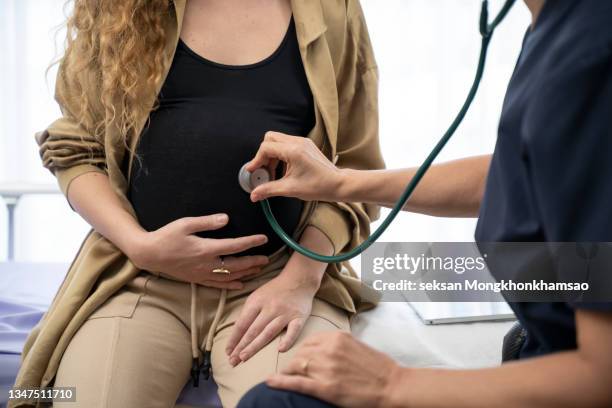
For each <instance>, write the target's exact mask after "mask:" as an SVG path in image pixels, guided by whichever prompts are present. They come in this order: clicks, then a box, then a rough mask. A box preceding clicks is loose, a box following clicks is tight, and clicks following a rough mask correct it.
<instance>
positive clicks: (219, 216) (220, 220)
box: [215, 214, 229, 224]
mask: <svg viewBox="0 0 612 408" xmlns="http://www.w3.org/2000/svg"><path fill="white" fill-rule="evenodd" d="M215 217H216V221H217V222H218V223H219V224H223V223H226V222H227V220H228V219H229V217H228V216H227V214H217V215H216V216H215Z"/></svg>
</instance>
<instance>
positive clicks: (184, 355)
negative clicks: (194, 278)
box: [55, 268, 349, 408]
mask: <svg viewBox="0 0 612 408" xmlns="http://www.w3.org/2000/svg"><path fill="white" fill-rule="evenodd" d="M276 269H277V270H276V271H272V272H271V273H266V275H265V276H264V277H261V278H257V279H255V280H252V281H249V282H247V284H246V285H245V288H244V289H243V290H240V291H232V292H228V297H227V303H226V306H225V309H224V313H223V315H222V317H221V320H220V322H219V324H218V326H217V329H216V331H215V333H214V341H213V346H212V370H213V377H214V380H215V381H216V383H217V385H218V387H219V397H220V399H221V401H222V403H223V406H224V407H233V406H235V405H236V404H237V403H238V401H239V400H240V398H241V397H242V395H243V394H244V393H245V392H246V391H248V390H249V389H250V388H251V387H252V386H254V385H256V384H258V383H260V382H262V381H263V380H265V378H266V377H267V376H268V375H270V374H271V373H274V372H276V371H278V370H279V369H280V368H282V367H283V366H284V365H285V364H286V363H287V362H288V361H289V359H290V358H291V356H292V354H293V352H294V351H295V350H296V346H297V345H299V344H300V343H301V342H303V341H304V339H305V338H306V337H307V336H308V335H310V334H313V333H316V332H323V331H331V330H349V322H348V317H347V314H346V312H345V311H343V310H342V309H340V308H337V307H335V306H332V305H331V304H329V303H327V302H325V301H322V300H319V299H315V300H314V303H313V308H312V314H311V316H310V318H309V319H308V321H307V323H306V325H305V327H304V330H303V332H302V334H301V335H300V337H299V339H298V341H297V343H296V345H294V347H293V348H292V349H291V350H290V351H288V352H286V353H279V352H278V351H277V350H278V340H279V338H280V336H278V337H277V338H276V339H275V340H273V341H272V342H271V343H270V344H268V345H267V346H266V347H265V348H263V349H262V350H261V351H259V353H257V354H256V355H255V356H253V357H251V359H249V360H248V361H247V362H245V363H242V364H239V365H238V366H236V367H232V366H231V365H230V364H229V361H228V357H227V356H226V354H225V345H226V343H227V341H228V340H229V336H230V334H231V331H232V326H233V324H234V322H235V321H236V319H237V318H238V315H239V312H240V309H241V308H242V306H243V304H244V302H245V300H246V298H247V297H248V294H249V293H250V292H252V291H253V290H254V289H256V288H257V287H259V286H260V285H262V284H263V283H265V282H266V281H268V280H269V279H271V278H272V277H273V276H275V275H276V274H277V273H278V271H279V269H278V268H276ZM197 290H198V293H197V315H196V316H197V319H196V321H197V327H196V328H195V329H196V330H197V336H198V344H201V342H202V340H203V339H204V337H205V336H206V335H207V333H208V329H209V328H210V325H211V323H212V319H213V316H214V315H215V312H216V309H217V304H218V300H219V296H220V291H219V290H218V289H212V288H207V287H202V286H198V287H197ZM190 295H191V292H190V285H189V283H185V282H180V281H176V280H172V279H166V278H164V277H158V276H154V275H151V274H149V273H147V272H142V273H140V274H139V275H138V276H137V277H135V278H134V279H133V280H132V281H131V282H130V283H129V284H128V285H126V286H125V287H124V288H122V289H121V290H120V291H118V292H117V293H116V294H115V295H113V296H112V297H111V298H110V299H109V300H108V301H107V302H105V303H104V304H102V305H101V306H100V307H99V308H98V309H97V310H96V311H95V312H94V313H93V314H92V315H91V316H90V317H89V318H88V319H87V320H86V321H85V323H84V324H83V325H82V326H81V328H80V329H79V330H78V331H77V333H76V334H75V335H74V337H73V338H72V340H71V342H70V344H69V345H68V347H67V349H66V351H65V353H64V355H63V357H62V360H61V362H60V365H59V368H58V372H57V375H56V379H55V386H58V387H68V386H74V387H76V399H77V401H76V403H74V402H70V403H65V404H58V403H56V404H55V406H57V407H70V408H81V407H86V408H97V407H100V408H102V407H104V408H107V407H108V408H123V407H125V408H128V407H129V408H139V407H142V408H156V407H160V408H168V407H174V405H175V401H176V399H177V398H178V395H179V393H180V392H181V390H182V389H183V387H184V386H185V384H186V383H187V381H191V379H190V371H191V364H192V351H191V330H192V327H191V324H190V298H191V297H190ZM200 381H204V380H203V378H200Z"/></svg>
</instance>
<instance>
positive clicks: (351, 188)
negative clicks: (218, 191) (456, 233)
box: [247, 132, 491, 217]
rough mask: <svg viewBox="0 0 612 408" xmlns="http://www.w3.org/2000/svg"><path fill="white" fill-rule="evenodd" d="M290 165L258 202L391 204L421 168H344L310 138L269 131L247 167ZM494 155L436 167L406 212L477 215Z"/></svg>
mask: <svg viewBox="0 0 612 408" xmlns="http://www.w3.org/2000/svg"><path fill="white" fill-rule="evenodd" d="M280 162H283V163H285V164H286V172H285V175H284V176H283V177H282V178H280V179H278V180H275V181H272V182H269V183H266V184H264V185H261V186H259V187H258V188H256V189H255V190H254V191H253V192H252V193H251V199H252V200H253V201H259V200H262V199H264V198H268V197H272V196H289V197H298V198H300V199H303V200H321V201H332V202H333V201H344V202H351V201H356V202H367V203H374V204H378V205H382V206H385V207H392V206H393V205H394V204H395V203H396V202H397V201H398V200H399V198H400V196H401V194H402V192H403V191H404V189H405V188H406V186H407V185H408V183H409V182H410V180H411V179H412V177H413V176H414V174H415V172H416V169H415V168H408V169H400V170H353V169H349V168H343V169H339V168H337V167H336V166H335V165H334V164H333V163H332V162H330V161H329V160H327V158H326V157H325V156H324V155H323V154H322V153H321V152H320V151H319V149H317V147H316V146H315V145H314V144H313V143H312V142H311V141H310V140H308V139H304V138H299V137H294V136H288V135H284V134H280V133H275V132H269V133H268V134H267V135H266V137H265V140H264V142H263V143H262V145H261V147H260V149H259V151H258V152H257V154H256V156H255V158H254V159H253V160H252V161H251V162H250V163H249V165H248V166H247V169H248V170H249V171H254V170H256V169H257V168H260V167H267V168H274V167H276V166H277V165H278V164H279V163H280ZM490 162H491V156H490V155H484V156H474V157H468V158H464V159H459V160H454V161H450V162H446V163H441V164H437V165H433V166H432V167H431V168H430V169H429V171H428V172H427V173H426V174H425V176H424V177H423V179H422V180H421V183H420V184H419V185H418V187H417V188H416V189H415V190H414V193H413V194H412V196H411V198H410V200H409V201H408V203H407V205H406V207H405V208H404V209H405V210H406V211H412V212H418V213H422V214H427V215H433V216H440V217H476V216H477V215H478V210H479V208H480V202H481V200H482V196H483V194H484V187H485V182H486V176H487V173H488V171H489V164H490Z"/></svg>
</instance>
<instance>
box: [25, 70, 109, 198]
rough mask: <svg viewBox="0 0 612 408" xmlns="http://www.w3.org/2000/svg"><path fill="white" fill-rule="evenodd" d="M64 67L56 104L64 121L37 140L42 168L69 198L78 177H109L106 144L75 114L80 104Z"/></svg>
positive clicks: (50, 128)
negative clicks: (70, 86) (73, 183)
mask: <svg viewBox="0 0 612 408" xmlns="http://www.w3.org/2000/svg"><path fill="white" fill-rule="evenodd" d="M63 66H64V64H63V63H62V64H61V65H60V69H59V71H58V75H57V80H56V85H55V100H56V101H57V103H58V104H59V106H60V109H61V111H62V117H60V118H59V119H57V120H55V121H54V122H53V123H51V124H50V125H49V126H48V127H47V128H46V129H44V130H43V131H41V132H38V133H36V134H35V140H36V143H37V144H38V147H39V153H40V157H41V160H42V164H43V166H44V167H45V168H47V169H48V170H49V171H50V172H51V173H52V174H53V175H54V176H55V177H56V178H57V181H58V184H59V187H60V190H61V191H62V193H63V194H64V195H65V196H66V198H67V197H68V189H69V187H70V183H71V182H72V180H74V179H75V178H76V177H78V176H80V175H82V174H85V173H89V172H98V173H103V174H106V156H105V152H104V145H103V143H102V142H101V141H99V140H98V139H96V137H94V136H93V135H92V134H91V132H88V131H87V130H86V129H85V128H84V126H83V125H81V124H80V123H79V122H78V121H77V120H76V118H75V116H74V115H73V114H72V112H77V111H78V110H77V109H78V106H79V103H80V102H79V101H78V100H77V99H76V98H74V96H73V95H72V93H71V92H70V91H69V87H68V86H67V83H66V81H65V78H64V75H65V74H64V71H63ZM68 204H69V205H70V202H68ZM71 208H72V206H71Z"/></svg>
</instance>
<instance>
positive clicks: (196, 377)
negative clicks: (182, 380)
mask: <svg viewBox="0 0 612 408" xmlns="http://www.w3.org/2000/svg"><path fill="white" fill-rule="evenodd" d="M197 286H198V285H197V284H196V283H191V355H192V357H193V360H192V364H191V379H192V381H193V386H194V387H198V386H199V385H200V372H203V373H204V379H205V380H208V379H209V378H210V374H211V372H212V355H211V354H212V353H211V350H212V343H213V338H214V336H215V331H216V330H217V326H218V324H219V320H221V315H222V314H223V310H224V309H225V301H226V300H227V289H221V295H220V297H219V303H218V305H217V311H216V313H215V317H214V319H213V321H212V323H211V325H210V328H209V329H208V334H207V335H206V338H205V339H203V341H202V345H201V346H200V347H199V348H198V326H197V319H196V312H197V299H198V290H197V289H198V288H197ZM202 348H203V349H204V358H203V359H202V364H200V350H201V349H202Z"/></svg>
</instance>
